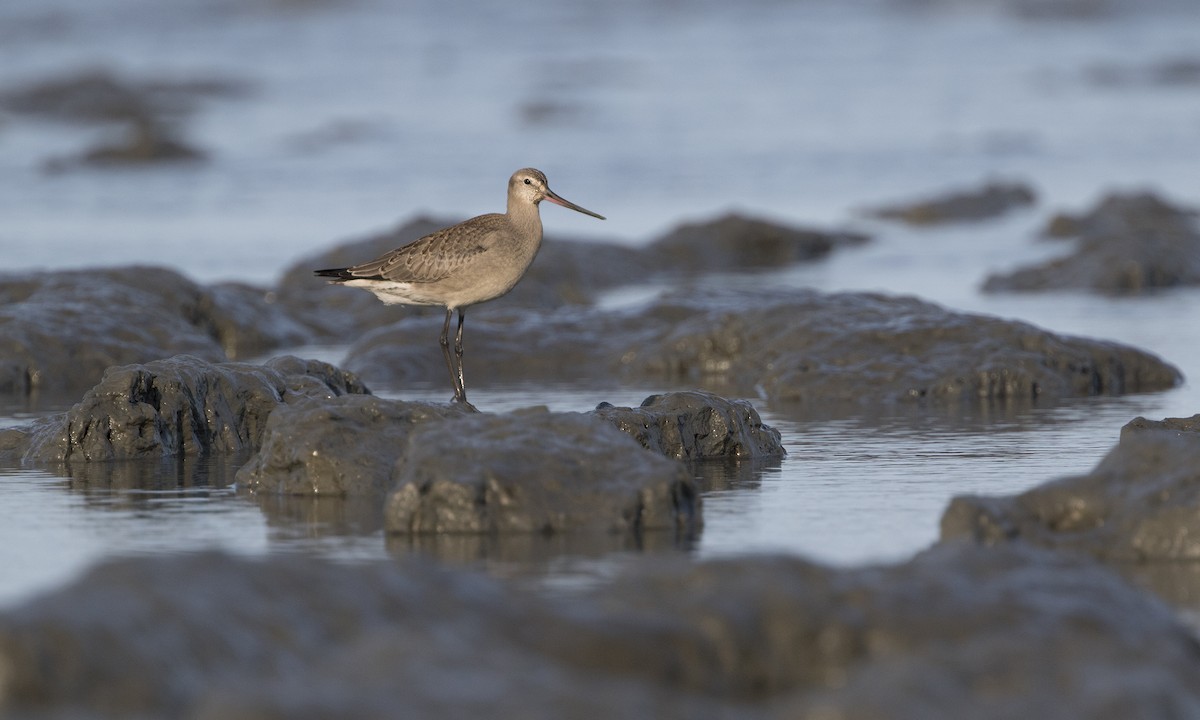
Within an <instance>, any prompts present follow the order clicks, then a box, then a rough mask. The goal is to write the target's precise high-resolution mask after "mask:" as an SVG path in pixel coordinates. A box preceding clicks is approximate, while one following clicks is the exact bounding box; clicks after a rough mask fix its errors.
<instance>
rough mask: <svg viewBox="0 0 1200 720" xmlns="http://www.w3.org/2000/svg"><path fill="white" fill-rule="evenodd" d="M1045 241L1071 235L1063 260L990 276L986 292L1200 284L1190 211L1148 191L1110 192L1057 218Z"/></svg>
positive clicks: (1139, 289) (1196, 232) (1199, 254)
mask: <svg viewBox="0 0 1200 720" xmlns="http://www.w3.org/2000/svg"><path fill="white" fill-rule="evenodd" d="M1045 234H1046V235H1048V236H1051V237H1076V238H1077V240H1075V251H1074V252H1073V253H1071V254H1070V255H1067V256H1066V257H1061V258H1057V259H1054V260H1050V261H1048V262H1045V263H1041V264H1039V265H1034V266H1031V267H1025V268H1020V269H1018V270H1015V271H1013V272H1010V273H1004V274H996V275H991V276H989V277H988V278H987V280H986V281H985V282H984V285H983V289H984V290H985V291H987V292H1028V291H1048V290H1072V289H1074V290H1088V291H1092V292H1098V293H1106V294H1112V295H1132V294H1138V293H1143V292H1148V291H1151V290H1153V289H1156V288H1168V287H1176V286H1180V285H1196V284H1200V228H1198V227H1197V224H1196V213H1195V211H1193V210H1190V209H1184V208H1179V207H1176V206H1173V205H1171V204H1169V203H1167V202H1166V201H1164V200H1162V199H1161V198H1159V197H1157V196H1155V195H1152V194H1148V193H1135V194H1127V195H1110V196H1108V197H1106V198H1104V199H1103V200H1102V201H1100V203H1098V204H1097V205H1096V206H1095V207H1094V208H1092V209H1091V210H1090V211H1088V212H1087V213H1084V214H1083V215H1081V216H1070V215H1065V216H1064V215H1060V216H1057V217H1055V218H1053V219H1052V220H1051V221H1050V224H1049V225H1048V226H1047V228H1046V233H1045Z"/></svg>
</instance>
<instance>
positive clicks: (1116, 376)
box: [345, 288, 1181, 407]
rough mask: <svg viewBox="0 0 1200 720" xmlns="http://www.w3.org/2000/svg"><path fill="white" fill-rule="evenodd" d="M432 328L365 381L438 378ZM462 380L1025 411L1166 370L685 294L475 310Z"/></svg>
mask: <svg viewBox="0 0 1200 720" xmlns="http://www.w3.org/2000/svg"><path fill="white" fill-rule="evenodd" d="M439 332H440V323H438V322H436V321H434V320H432V319H428V318H427V319H424V320H423V321H418V319H412V320H407V321H404V322H402V323H398V324H396V325H392V326H389V327H387V328H381V329H379V330H378V331H376V332H374V333H372V334H370V335H368V336H367V337H365V338H364V339H363V340H362V341H361V342H360V343H357V344H355V345H353V346H351V348H350V350H349V353H348V355H347V358H346V360H345V366H346V367H347V368H348V369H350V370H352V371H354V372H357V373H359V374H361V375H362V376H363V377H364V378H365V379H366V380H367V381H368V382H370V383H371V384H373V385H382V386H396V387H398V386H402V385H403V384H404V383H412V382H428V383H444V384H448V380H447V379H446V377H445V372H446V371H445V366H444V363H443V362H442V357H441V350H440V349H439V348H438V345H437V335H438V333H439ZM465 345H466V361H465V362H466V375H467V383H468V385H472V386H475V387H479V386H481V385H487V384H488V383H494V382H508V383H511V382H528V383H534V384H538V383H547V382H556V381H561V382H577V381H579V380H581V379H590V380H596V379H607V380H609V381H612V380H620V381H624V382H629V383H664V382H667V383H673V384H675V385H677V386H678V385H685V386H690V387H697V386H699V387H702V388H704V389H706V390H710V391H713V392H718V393H720V394H723V395H740V396H765V397H766V398H767V399H769V400H771V401H772V402H775V401H782V402H789V403H809V404H811V405H813V406H814V407H815V406H817V405H828V404H830V403H850V404H862V403H869V404H870V403H897V402H913V401H917V402H938V403H946V402H980V401H997V400H998V401H1004V402H1014V403H1030V402H1035V401H1045V400H1055V399H1060V398H1065V397H1075V396H1087V395H1116V394H1122V393H1132V392H1150V391H1155V390H1163V389H1167V388H1171V387H1174V386H1175V385H1177V384H1178V383H1179V382H1180V379H1181V378H1180V374H1179V371H1178V370H1177V369H1175V368H1174V367H1172V366H1171V365H1168V364H1167V363H1165V362H1163V361H1162V360H1161V359H1159V358H1157V357H1155V356H1153V355H1151V354H1149V353H1146V352H1142V351H1139V350H1137V349H1134V348H1131V347H1128V346H1125V345H1120V344H1118V343H1111V342H1104V341H1098V340H1089V339H1084V338H1074V337H1066V336H1060V335H1056V334H1054V333H1050V332H1047V331H1045V330H1041V329H1038V328H1036V327H1034V326H1032V325H1028V324H1025V323H1021V322H1015V321H1010V320H1002V319H999V318H994V317H990V316H983V315H971V314H966V313H958V312H952V311H950V310H946V309H944V308H941V307H939V306H937V305H934V304H932V303H928V302H924V301H921V300H918V299H916V298H911V297H891V296H885V295H878V294H872V293H835V294H823V293H818V292H814V291H801V290H798V291H791V292H788V291H772V292H765V291H764V292H759V291H738V290H721V289H714V288H704V289H702V290H697V289H692V290H681V291H676V292H673V293H670V294H668V295H666V296H664V297H662V298H661V299H660V300H659V301H658V302H656V303H654V304H651V305H649V306H647V307H644V308H632V309H623V310H620V311H602V310H597V309H588V308H579V309H573V310H570V311H562V312H558V313H555V314H554V315H552V316H546V315H542V314H538V313H520V312H512V313H504V314H497V313H493V312H492V311H490V310H481V311H480V312H478V313H475V314H474V315H472V317H471V318H469V319H468V321H467V332H466V337H465Z"/></svg>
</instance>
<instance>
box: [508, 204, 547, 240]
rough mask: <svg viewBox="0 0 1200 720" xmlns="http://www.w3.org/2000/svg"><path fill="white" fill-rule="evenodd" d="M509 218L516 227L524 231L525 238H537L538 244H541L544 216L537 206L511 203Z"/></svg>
mask: <svg viewBox="0 0 1200 720" xmlns="http://www.w3.org/2000/svg"><path fill="white" fill-rule="evenodd" d="M508 217H509V218H510V219H511V220H512V222H513V224H514V225H516V226H517V227H519V228H520V229H521V230H523V231H524V232H523V233H522V234H523V235H524V236H525V237H532V238H536V239H537V242H538V243H541V241H542V216H541V214H540V213H539V212H538V206H537V205H536V204H534V203H523V202H512V201H509V203H508Z"/></svg>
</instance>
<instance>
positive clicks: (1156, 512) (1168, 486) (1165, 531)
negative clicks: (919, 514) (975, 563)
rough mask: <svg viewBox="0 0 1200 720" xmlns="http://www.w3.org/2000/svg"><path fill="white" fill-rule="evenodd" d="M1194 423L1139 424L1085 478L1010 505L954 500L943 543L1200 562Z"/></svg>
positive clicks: (1199, 464)
mask: <svg viewBox="0 0 1200 720" xmlns="http://www.w3.org/2000/svg"><path fill="white" fill-rule="evenodd" d="M1198 420H1200V416H1197V417H1194V418H1189V419H1168V420H1165V421H1161V422H1151V421H1147V420H1144V419H1143V418H1138V419H1137V420H1134V421H1133V422H1131V423H1130V424H1129V425H1127V426H1126V427H1125V428H1123V429H1122V431H1121V442H1120V443H1119V444H1118V445H1117V446H1116V447H1115V448H1114V449H1113V450H1112V451H1111V452H1109V454H1108V455H1107V456H1105V458H1104V459H1103V460H1101V461H1100V463H1099V464H1098V465H1097V466H1096V467H1095V469H1093V470H1092V471H1091V472H1090V473H1088V474H1086V475H1080V476H1077V477H1068V478H1063V479H1060V480H1055V481H1053V482H1049V483H1046V484H1045V485H1040V486H1038V487H1035V488H1032V489H1030V490H1027V491H1026V492H1023V493H1021V494H1019V495H1015V496H1010V497H980V496H964V497H958V498H955V499H954V500H953V501H952V502H951V503H950V506H949V507H948V508H947V509H946V512H945V514H944V515H943V517H942V523H941V534H942V538H943V539H944V540H953V539H957V538H967V539H970V540H973V541H975V542H979V543H983V544H989V545H994V544H998V543H1006V542H1010V541H1014V540H1020V541H1023V542H1026V543H1032V544H1036V545H1041V546H1044V547H1050V548H1055V549H1065V550H1071V551H1075V552H1081V553H1087V554H1089V555H1093V556H1095V557H1097V558H1100V559H1103V560H1108V561H1118V562H1131V561H1132V562H1140V561H1157V560H1197V559H1200V430H1198V429H1197V421H1198Z"/></svg>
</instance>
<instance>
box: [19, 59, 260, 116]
mask: <svg viewBox="0 0 1200 720" xmlns="http://www.w3.org/2000/svg"><path fill="white" fill-rule="evenodd" d="M247 91H248V87H247V86H246V84H245V83H241V82H238V81H235V80H231V79H227V78H196V79H192V80H131V79H129V78H123V77H119V76H117V75H114V74H113V73H111V72H108V71H107V70H100V69H92V70H82V71H78V72H74V73H67V74H64V75H61V76H58V77H52V78H46V79H43V80H39V81H36V82H32V83H29V84H27V85H24V86H19V87H14V88H10V89H8V90H6V91H4V92H3V93H0V107H3V108H5V109H6V110H9V111H10V112H13V113H18V114H22V115H31V116H35V117H39V118H48V119H53V120H62V121H69V122H84V123H95V122H114V121H141V120H144V119H146V118H149V117H178V116H181V115H184V114H186V113H188V112H190V111H192V110H193V109H195V106H196V104H197V102H198V101H199V100H201V99H204V98H214V97H239V96H244V95H245V94H246V93H247Z"/></svg>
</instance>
